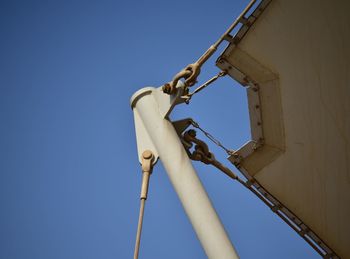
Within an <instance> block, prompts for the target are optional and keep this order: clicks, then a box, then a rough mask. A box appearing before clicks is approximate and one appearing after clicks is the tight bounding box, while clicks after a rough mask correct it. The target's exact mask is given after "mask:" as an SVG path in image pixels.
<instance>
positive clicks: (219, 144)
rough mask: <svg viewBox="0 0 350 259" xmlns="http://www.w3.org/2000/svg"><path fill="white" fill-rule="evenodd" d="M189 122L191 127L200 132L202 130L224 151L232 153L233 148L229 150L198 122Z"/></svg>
mask: <svg viewBox="0 0 350 259" xmlns="http://www.w3.org/2000/svg"><path fill="white" fill-rule="evenodd" d="M191 124H192V126H193V127H195V128H197V129H199V130H200V131H201V132H203V134H204V135H205V136H206V137H207V138H208V139H209V140H210V141H212V142H213V143H214V144H215V145H217V146H219V147H221V148H222V149H223V150H225V151H226V153H227V154H228V155H232V153H233V152H234V151H233V150H230V149H228V148H226V147H225V146H224V145H222V144H221V142H220V141H219V140H217V139H216V138H215V137H214V136H213V135H211V134H210V133H209V132H207V131H205V130H204V129H202V128H201V127H200V126H199V124H198V123H197V122H195V121H193V120H192V121H191Z"/></svg>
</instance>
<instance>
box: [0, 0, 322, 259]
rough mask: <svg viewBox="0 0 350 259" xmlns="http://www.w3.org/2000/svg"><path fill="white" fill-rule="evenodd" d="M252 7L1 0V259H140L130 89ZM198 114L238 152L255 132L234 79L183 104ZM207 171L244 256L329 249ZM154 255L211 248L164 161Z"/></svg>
mask: <svg viewBox="0 0 350 259" xmlns="http://www.w3.org/2000/svg"><path fill="white" fill-rule="evenodd" d="M246 4H247V1H246V0H244V1H243V0H242V1H233V0H232V1H224V0H219V1H192V2H191V1H184V0H178V1H160V0H159V1H105V0H103V1H102V0H100V1H29V0H28V1H4V0H3V1H1V3H0V33H1V40H0V155H1V163H0V205H1V207H0V209H1V212H0V258H2V259H48V258H50V259H56V258H57V259H58V258H60V259H61V258H62V259H63V258H64V259H78V258H81V259H89V258H96V259H97V258H103V259H104V258H106V259H107V258H110V259H112V258H114V259H115V258H120V259H124V258H131V257H132V255H133V248H134V240H135V233H136V224H137V218H138V210H139V192H140V184H141V173H140V167H139V164H138V159H137V153H136V143H135V134H134V124H133V115H132V111H131V109H130V106H129V98H130V96H131V95H132V94H133V93H134V92H135V91H136V90H138V89H139V88H141V87H144V86H160V85H161V84H163V83H164V82H167V81H169V80H170V79H171V78H172V76H173V75H174V74H175V73H177V72H178V71H179V70H180V69H181V68H183V67H184V66H185V65H187V64H188V63H191V62H193V61H195V60H196V59H197V58H198V57H199V56H200V55H201V54H202V53H203V52H204V51H205V50H206V49H207V48H208V47H209V46H210V44H212V43H213V42H214V41H215V40H216V39H217V38H218V37H219V35H220V34H221V33H222V32H223V31H224V30H226V28H227V27H228V26H229V25H230V24H231V23H232V21H233V20H234V19H235V18H236V16H237V15H238V14H239V13H240V12H241V10H243V8H244V7H245V6H246ZM216 57H217V56H216ZM214 59H215V58H213V59H211V60H209V62H208V64H206V66H205V67H204V68H203V72H202V74H201V76H200V81H201V82H203V81H204V80H206V79H208V78H209V77H211V76H213V75H214V74H215V73H217V72H218V69H217V68H216V67H215V66H214ZM185 117H193V118H194V119H195V120H197V121H198V122H199V123H200V124H201V125H202V126H203V127H204V128H206V129H207V130H209V131H210V132H212V133H213V134H214V135H215V136H217V137H218V138H219V139H220V140H221V141H222V142H223V143H225V144H226V145H227V146H228V147H230V148H238V147H239V146H241V145H243V144H244V143H245V142H246V141H247V140H248V139H249V137H250V135H249V132H250V131H249V123H248V113H247V104H246V96H245V91H244V89H242V87H240V86H239V85H237V84H236V83H235V82H233V81H232V80H230V79H229V78H224V79H222V80H220V81H218V82H217V83H216V84H215V85H213V86H212V87H210V88H208V89H207V90H206V91H203V92H201V93H200V94H198V96H195V97H194V98H193V101H192V103H191V104H190V105H188V106H187V105H183V106H182V107H177V109H176V110H175V111H174V113H173V118H174V119H180V118H185ZM200 137H203V136H200ZM211 148H212V150H213V151H214V152H215V153H216V154H217V158H218V159H220V160H223V161H224V160H225V158H226V155H225V154H224V153H223V152H221V151H220V150H218V149H216V148H215V147H213V146H211ZM226 164H227V165H229V163H226ZM195 167H196V168H197V169H198V171H199V175H200V178H201V180H202V182H203V184H204V185H205V187H206V188H207V191H208V194H209V196H210V197H211V199H212V201H213V203H214V204H215V208H216V210H217V212H218V214H219V215H220V217H221V219H222V221H223V223H224V225H225V227H226V229H227V231H228V233H229V235H230V237H231V240H232V241H233V243H234V245H235V247H236V249H237V251H238V253H239V254H240V256H241V257H242V258H318V255H317V254H316V253H315V252H314V251H313V250H312V249H311V248H310V247H309V246H308V245H307V244H306V243H305V242H304V241H303V240H302V239H301V238H300V237H299V236H298V235H297V234H296V233H294V232H293V231H292V230H291V229H290V228H289V227H288V226H287V225H285V224H284V223H283V222H282V220H280V219H279V218H278V217H277V216H275V215H274V214H273V213H272V212H271V211H270V210H269V209H268V208H267V207H265V205H264V204H262V203H261V202H260V201H259V200H258V199H257V198H255V197H254V196H253V195H252V194H251V193H249V192H248V191H247V190H245V189H243V187H241V186H240V185H238V184H237V183H234V182H232V181H230V180H229V179H228V178H227V177H225V175H223V174H219V173H217V171H216V170H215V169H213V168H211V167H208V166H204V165H200V164H198V163H195ZM154 258H167V259H172V258H174V259H175V258H176V259H177V258H182V259H185V258H189V259H190V258H191V259H192V258H205V254H204V252H203V250H202V248H201V246H200V244H199V242H198V240H197V238H196V236H195V233H194V231H193V230H192V227H191V225H190V223H189V221H188V219H187V217H186V215H185V213H184V211H183V209H182V207H181V204H180V202H179V200H178V198H177V196H176V194H175V192H174V190H173V188H172V186H171V185H170V183H169V180H168V178H167V176H166V173H165V171H164V169H163V167H162V165H161V164H160V163H158V164H157V166H156V168H155V170H154V174H153V175H152V178H151V184H150V192H149V199H148V201H147V204H146V211H145V222H144V231H143V236H142V241H141V251H140V259H154Z"/></svg>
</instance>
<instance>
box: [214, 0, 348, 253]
mask: <svg viewBox="0 0 350 259" xmlns="http://www.w3.org/2000/svg"><path fill="white" fill-rule="evenodd" d="M263 2H267V3H268V2H269V1H263ZM349 11H350V2H349V1H346V0H338V1H327V0H318V1H316V0H309V1H301V0H297V1H292V0H272V1H271V2H270V3H268V5H267V4H266V9H265V10H264V11H263V12H262V13H261V14H260V16H259V18H258V19H255V18H254V17H250V18H249V19H248V22H249V21H251V22H250V24H249V23H248V27H249V30H248V31H246V32H244V33H243V32H242V33H241V34H240V33H238V34H237V35H236V40H233V41H232V43H231V44H230V46H229V47H228V48H227V49H226V50H225V52H224V53H223V54H222V55H221V57H220V58H219V60H218V63H217V65H218V66H219V67H220V68H222V69H223V70H224V69H225V70H228V72H229V75H230V76H231V77H233V78H234V79H236V80H238V81H240V82H241V83H243V84H247V85H250V88H249V89H247V92H248V101H249V110H250V117H251V123H252V125H251V128H252V139H253V140H255V142H254V143H256V144H257V146H256V147H255V149H256V148H257V149H256V150H255V151H254V149H252V148H251V147H252V145H250V146H246V147H245V148H246V149H244V148H243V149H242V154H243V155H242V157H241V161H239V165H240V166H241V169H242V171H243V172H245V173H246V174H247V175H248V176H251V177H253V178H255V179H257V180H258V182H259V183H260V184H261V185H262V186H263V187H264V188H265V189H266V190H267V191H268V192H270V193H271V194H272V195H273V196H275V197H276V198H277V199H278V200H279V201H280V202H281V203H283V204H284V205H285V206H286V207H287V208H288V209H289V210H291V211H292V212H293V213H294V214H295V215H297V216H298V218H300V219H301V220H302V221H303V222H304V223H305V224H306V225H307V226H308V227H310V229H312V230H313V231H314V232H315V233H316V234H317V235H318V236H319V237H320V238H321V239H322V240H323V241H324V242H325V243H326V244H327V245H328V246H329V247H330V248H331V249H332V250H333V251H334V252H335V253H337V254H338V256H340V257H342V258H350V245H349V242H350V223H349V221H350V15H349ZM252 22H254V23H253V24H252ZM234 39H235V37H234ZM254 87H255V90H254ZM255 92H258V95H256V94H254V93H255ZM247 148H248V149H250V151H249V150H248V151H247ZM244 154H245V155H244ZM231 161H234V158H231ZM237 164H238V162H237Z"/></svg>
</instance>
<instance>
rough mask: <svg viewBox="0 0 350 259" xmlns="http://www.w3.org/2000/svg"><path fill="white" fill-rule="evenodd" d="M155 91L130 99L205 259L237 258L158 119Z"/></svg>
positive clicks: (175, 141) (174, 139)
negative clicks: (204, 254)
mask: <svg viewBox="0 0 350 259" xmlns="http://www.w3.org/2000/svg"><path fill="white" fill-rule="evenodd" d="M159 94H160V93H159V89H155V88H151V87H147V88H143V89H141V90H139V91H138V92H136V93H135V94H134V96H133V97H132V99H131V106H132V108H133V110H134V113H135V112H136V113H138V116H139V117H140V119H141V120H142V122H143V125H144V128H145V130H146V131H147V133H148V135H149V137H150V139H151V141H152V142H153V145H154V148H155V149H156V151H157V152H158V155H159V158H160V160H161V161H162V163H163V165H164V167H165V170H166V171H167V174H168V176H169V178H170V181H171V183H172V185H173V186H174V188H175V191H176V192H177V194H178V196H179V198H180V201H181V203H182V205H183V207H184V209H185V212H186V214H187V216H188V218H189V219H190V221H191V223H192V226H193V228H194V230H195V232H196V234H197V237H198V239H199V240H200V242H201V244H202V246H203V248H204V250H205V253H206V254H207V256H208V258H211V259H212V258H213V259H216V258H217V259H232V258H238V256H237V254H236V251H235V250H234V248H233V245H232V244H231V242H230V240H229V238H228V236H227V233H226V231H225V229H224V227H223V225H222V224H221V222H220V219H219V217H218V215H217V214H216V212H215V210H214V208H213V206H212V204H211V202H210V200H209V197H208V195H207V193H206V191H205V190H204V188H203V186H202V184H201V182H200V180H199V178H198V176H197V174H196V172H195V170H194V168H193V166H192V163H191V161H190V159H189V158H188V156H187V153H186V151H185V149H184V147H183V146H182V143H181V141H180V139H179V137H178V135H177V133H176V131H175V129H174V127H173V125H172V123H171V122H170V121H169V120H167V119H165V118H164V116H162V112H161V111H160V109H159V107H160V106H161V104H159V100H158V98H157V95H159Z"/></svg>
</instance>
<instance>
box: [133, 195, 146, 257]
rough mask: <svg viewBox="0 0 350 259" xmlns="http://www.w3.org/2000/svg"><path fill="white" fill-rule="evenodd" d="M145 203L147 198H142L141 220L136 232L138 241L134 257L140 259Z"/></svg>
mask: <svg viewBox="0 0 350 259" xmlns="http://www.w3.org/2000/svg"><path fill="white" fill-rule="evenodd" d="M145 203H146V199H141V203H140V213H139V222H138V224H137V234H136V242H135V251H134V259H138V258H139V250H140V241H141V231H142V222H143V215H144V211H145Z"/></svg>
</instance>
